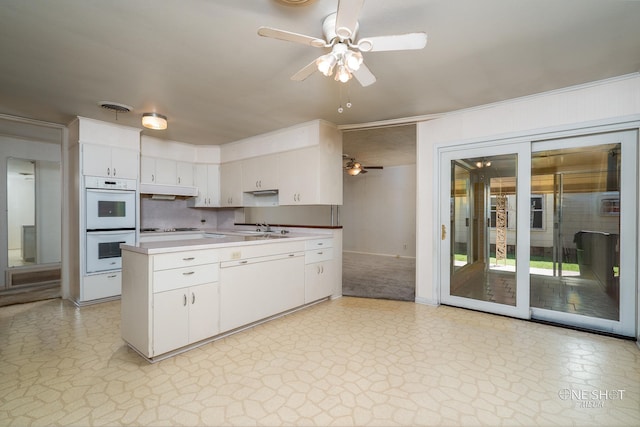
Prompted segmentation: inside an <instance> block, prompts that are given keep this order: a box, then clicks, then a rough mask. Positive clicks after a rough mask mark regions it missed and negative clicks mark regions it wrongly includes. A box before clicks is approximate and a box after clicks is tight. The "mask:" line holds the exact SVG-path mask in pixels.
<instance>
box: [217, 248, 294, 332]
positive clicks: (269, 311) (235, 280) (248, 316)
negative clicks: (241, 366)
mask: <svg viewBox="0 0 640 427" xmlns="http://www.w3.org/2000/svg"><path fill="white" fill-rule="evenodd" d="M220 301H222V304H221V305H220V331H221V332H224V331H228V330H231V329H234V328H237V327H240V326H243V325H246V324H249V323H252V322H255V321H257V320H260V319H264V318H266V317H269V316H272V315H274V314H278V313H282V312H283V311H286V310H290V309H292V308H295V307H298V306H301V305H303V304H304V257H302V256H298V257H287V258H281V259H276V260H273V261H265V262H249V263H248V264H244V265H239V266H237V267H227V268H221V269H220Z"/></svg>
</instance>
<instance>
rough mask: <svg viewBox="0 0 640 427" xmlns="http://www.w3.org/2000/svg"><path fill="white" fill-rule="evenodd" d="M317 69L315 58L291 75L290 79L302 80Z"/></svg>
mask: <svg viewBox="0 0 640 427" xmlns="http://www.w3.org/2000/svg"><path fill="white" fill-rule="evenodd" d="M317 70H318V66H317V65H316V60H315V59H314V60H313V61H311V62H310V63H309V64H307V65H306V66H305V67H304V68H302V69H301V70H300V71H298V72H297V73H295V74H294V75H293V76H291V80H295V81H297V82H301V81H302V80H304V79H306V78H307V77H309V76H310V75H311V74H313V73H314V72H316V71H317Z"/></svg>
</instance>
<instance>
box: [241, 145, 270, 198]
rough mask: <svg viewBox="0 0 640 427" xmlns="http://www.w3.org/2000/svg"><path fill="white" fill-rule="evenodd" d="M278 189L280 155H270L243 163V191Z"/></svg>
mask: <svg viewBox="0 0 640 427" xmlns="http://www.w3.org/2000/svg"><path fill="white" fill-rule="evenodd" d="M277 188H278V155H277V154H268V155H265V156H260V157H253V158H250V159H246V160H243V161H242V191H247V192H248V191H261V190H275V189H277Z"/></svg>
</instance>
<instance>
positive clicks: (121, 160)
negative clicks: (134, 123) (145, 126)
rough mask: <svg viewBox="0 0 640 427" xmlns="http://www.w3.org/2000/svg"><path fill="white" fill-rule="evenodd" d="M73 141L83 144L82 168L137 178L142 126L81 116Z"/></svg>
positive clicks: (74, 125)
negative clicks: (124, 124) (137, 126)
mask: <svg viewBox="0 0 640 427" xmlns="http://www.w3.org/2000/svg"><path fill="white" fill-rule="evenodd" d="M69 129H70V136H71V144H75V143H78V144H79V146H80V147H81V153H82V154H81V156H82V163H81V169H80V170H81V172H82V174H84V175H92V176H102V177H107V178H126V179H138V170H139V156H140V129H136V128H131V127H128V126H120V125H114V124H112V123H106V122H101V121H99V120H93V119H87V118H85V117H78V118H77V120H76V121H74V122H73V123H72V124H71V125H70V126H69Z"/></svg>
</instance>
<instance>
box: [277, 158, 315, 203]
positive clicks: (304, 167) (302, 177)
mask: <svg viewBox="0 0 640 427" xmlns="http://www.w3.org/2000/svg"><path fill="white" fill-rule="evenodd" d="M317 152H318V150H317V149H315V148H304V149H301V150H294V151H286V152H284V153H280V158H279V167H278V172H279V177H278V183H279V186H280V191H279V193H280V194H279V201H280V205H312V204H315V203H317V188H318V181H317V180H318V179H320V178H319V173H318V159H317Z"/></svg>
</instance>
